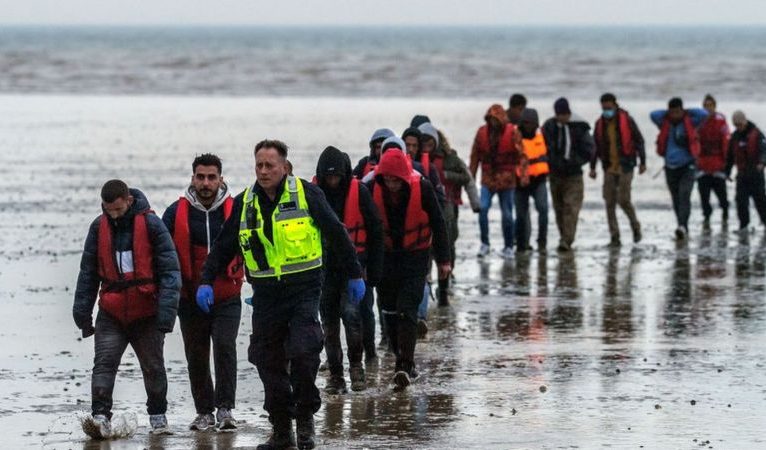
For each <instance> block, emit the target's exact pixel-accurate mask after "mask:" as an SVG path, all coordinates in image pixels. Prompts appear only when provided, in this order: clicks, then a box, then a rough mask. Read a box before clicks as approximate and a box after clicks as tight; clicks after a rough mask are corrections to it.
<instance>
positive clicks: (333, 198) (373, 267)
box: [316, 147, 383, 286]
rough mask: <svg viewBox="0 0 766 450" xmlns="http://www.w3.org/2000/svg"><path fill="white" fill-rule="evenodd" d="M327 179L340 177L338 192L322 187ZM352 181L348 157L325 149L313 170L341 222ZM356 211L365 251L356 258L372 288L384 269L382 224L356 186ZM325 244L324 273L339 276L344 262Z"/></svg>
mask: <svg viewBox="0 0 766 450" xmlns="http://www.w3.org/2000/svg"><path fill="white" fill-rule="evenodd" d="M327 175H338V176H340V177H341V182H340V188H339V189H330V188H329V187H328V186H326V185H325V183H324V179H325V177H326V176H327ZM352 177H353V175H352V173H351V160H350V159H349V157H348V155H347V154H345V153H343V152H341V151H340V150H338V149H337V148H335V147H327V148H326V149H325V150H324V152H322V154H321V155H320V156H319V160H318V161H317V170H316V178H317V182H318V183H319V188H320V189H322V191H323V192H324V195H325V198H327V203H329V205H330V207H331V208H332V209H333V211H334V212H335V214H336V215H337V217H338V219H339V220H341V221H342V220H343V216H344V213H345V207H346V197H347V196H348V189H349V184H350V183H351V179H352ZM359 208H360V212H361V213H362V217H363V218H364V223H365V229H366V232H367V243H366V247H367V250H366V251H365V252H364V253H361V254H357V257H358V259H359V263H360V264H361V265H362V267H364V268H365V270H366V272H367V282H368V284H370V285H371V286H375V285H376V284H377V283H378V281H379V280H380V276H381V270H382V269H383V224H382V223H381V221H380V214H379V213H378V208H377V207H376V206H375V203H374V202H373V201H372V196H371V195H370V191H369V190H368V189H367V187H366V186H365V185H364V184H361V183H360V184H359ZM324 244H325V246H324V252H325V255H327V257H326V259H325V272H326V273H327V274H337V273H342V272H343V259H342V258H341V256H340V255H338V254H336V250H335V247H333V246H331V245H328V242H325V243H324Z"/></svg>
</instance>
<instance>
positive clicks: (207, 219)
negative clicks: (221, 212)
mask: <svg viewBox="0 0 766 450" xmlns="http://www.w3.org/2000/svg"><path fill="white" fill-rule="evenodd" d="M205 230H206V231H207V254H208V255H209V254H210V210H209V209H206V210H205Z"/></svg>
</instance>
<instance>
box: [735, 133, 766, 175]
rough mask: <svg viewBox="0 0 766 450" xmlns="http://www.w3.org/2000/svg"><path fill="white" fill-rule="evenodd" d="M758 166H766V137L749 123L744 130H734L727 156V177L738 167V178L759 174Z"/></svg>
mask: <svg viewBox="0 0 766 450" xmlns="http://www.w3.org/2000/svg"><path fill="white" fill-rule="evenodd" d="M758 164H766V137H764V135H763V133H762V132H761V130H759V129H758V127H757V126H755V124H754V123H753V122H750V121H749V120H748V121H747V126H746V127H745V129H744V130H742V131H739V130H734V133H732V134H731V139H730V140H729V151H728V153H727V154H726V176H730V175H731V169H733V168H734V166H735V165H736V166H737V177H744V176H752V175H754V174H757V173H758V169H757V166H758Z"/></svg>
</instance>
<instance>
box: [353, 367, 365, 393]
mask: <svg viewBox="0 0 766 450" xmlns="http://www.w3.org/2000/svg"><path fill="white" fill-rule="evenodd" d="M349 372H350V373H351V390H352V391H354V392H359V391H363V390H365V389H367V382H366V381H365V376H364V368H363V367H362V366H354V367H352V368H351V369H349Z"/></svg>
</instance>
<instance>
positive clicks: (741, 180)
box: [735, 172, 766, 228]
mask: <svg viewBox="0 0 766 450" xmlns="http://www.w3.org/2000/svg"><path fill="white" fill-rule="evenodd" d="M751 197H752V198H753V203H755V210H756V211H758V216H759V217H760V218H761V223H763V224H766V192H765V191H764V177H763V172H754V173H745V174H742V175H737V192H736V195H735V201H736V202H737V216H739V227H740V228H746V227H747V226H748V225H750V198H751Z"/></svg>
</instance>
